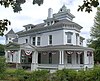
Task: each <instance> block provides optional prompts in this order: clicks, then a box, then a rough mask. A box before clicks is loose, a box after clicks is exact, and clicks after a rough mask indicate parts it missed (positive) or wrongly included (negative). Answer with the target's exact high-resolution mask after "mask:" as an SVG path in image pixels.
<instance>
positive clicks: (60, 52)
mask: <svg viewBox="0 0 100 81" xmlns="http://www.w3.org/2000/svg"><path fill="white" fill-rule="evenodd" d="M63 68H64V51H63V50H60V51H59V67H58V69H63Z"/></svg>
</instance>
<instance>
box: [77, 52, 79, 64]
mask: <svg viewBox="0 0 100 81" xmlns="http://www.w3.org/2000/svg"><path fill="white" fill-rule="evenodd" d="M78 59H79V56H78V54H77V53H76V63H77V64H78V63H79V60H78Z"/></svg>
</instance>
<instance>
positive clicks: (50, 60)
mask: <svg viewBox="0 0 100 81" xmlns="http://www.w3.org/2000/svg"><path fill="white" fill-rule="evenodd" d="M49 64H52V53H49Z"/></svg>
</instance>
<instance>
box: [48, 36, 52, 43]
mask: <svg viewBox="0 0 100 81" xmlns="http://www.w3.org/2000/svg"><path fill="white" fill-rule="evenodd" d="M49 44H52V35H49Z"/></svg>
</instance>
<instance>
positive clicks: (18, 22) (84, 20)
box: [0, 0, 96, 44]
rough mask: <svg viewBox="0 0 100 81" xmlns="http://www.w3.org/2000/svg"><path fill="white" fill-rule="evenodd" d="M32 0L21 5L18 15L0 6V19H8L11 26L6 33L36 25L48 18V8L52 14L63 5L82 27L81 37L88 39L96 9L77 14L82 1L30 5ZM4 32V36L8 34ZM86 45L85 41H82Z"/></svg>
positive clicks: (59, 0) (57, 0) (49, 0)
mask: <svg viewBox="0 0 100 81" xmlns="http://www.w3.org/2000/svg"><path fill="white" fill-rule="evenodd" d="M31 1H32V0H27V3H25V4H23V5H22V9H23V10H22V11H21V12H20V13H14V12H13V10H12V8H6V9H5V8H4V7H3V6H0V19H5V18H6V19H9V20H10V21H11V25H10V26H9V27H8V31H9V30H10V29H11V28H12V29H13V30H14V31H15V32H18V31H20V30H23V29H24V27H23V25H26V24H38V23H41V22H43V20H44V19H46V18H47V16H48V8H52V9H53V13H57V12H58V11H59V9H60V8H61V7H62V5H63V4H65V5H66V7H67V9H70V11H71V13H72V14H73V15H74V16H75V18H74V19H73V21H74V22H76V23H78V24H79V25H81V26H82V27H83V29H82V30H81V35H82V36H83V37H84V38H86V39H88V38H89V33H90V28H91V27H92V26H93V23H94V17H95V14H96V8H93V12H91V13H87V12H77V9H78V5H79V4H82V1H83V0H44V3H43V5H41V6H38V5H37V4H36V5H32V2H31ZM8 31H6V32H5V34H6V33H7V32H8ZM84 42H85V43H86V41H84ZM0 43H2V44H5V37H0Z"/></svg>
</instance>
